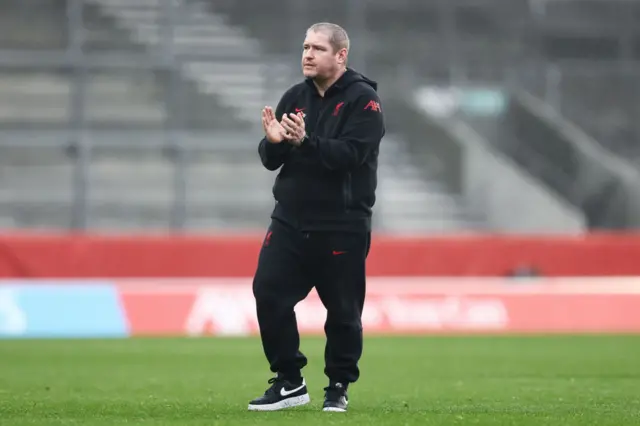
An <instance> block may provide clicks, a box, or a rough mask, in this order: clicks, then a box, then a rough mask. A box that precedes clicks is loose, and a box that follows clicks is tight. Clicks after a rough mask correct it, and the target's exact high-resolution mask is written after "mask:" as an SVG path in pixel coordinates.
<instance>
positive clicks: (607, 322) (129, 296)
mask: <svg viewBox="0 0 640 426" xmlns="http://www.w3.org/2000/svg"><path fill="white" fill-rule="evenodd" d="M118 289H119V294H120V297H121V302H122V304H123V307H124V311H125V312H126V316H127V321H128V324H129V329H130V332H131V334H132V335H192V336H202V335H234V336H235V335H240V336H244V335H255V334H257V333H258V325H257V320H256V315H255V304H254V299H253V294H252V291H251V280H249V279H207V280H157V281H149V280H144V281H139V280H132V281H123V282H120V283H119V284H118ZM296 314H297V320H298V326H299V329H300V331H301V333H302V334H321V333H323V326H324V319H325V315H326V313H325V310H324V307H323V306H322V304H321V302H320V300H319V299H318V297H317V295H316V293H315V291H314V292H312V293H311V294H310V295H309V297H308V298H307V299H306V300H304V301H303V302H301V303H300V304H299V305H298V306H297V307H296ZM362 320H363V327H364V331H365V334H416V333H422V334H430V333H599V332H606V333H625V332H633V333H637V332H640V278H618V279H585V278H575V279H572V278H566V279H555V280H531V281H513V280H504V279H430V278H401V277H398V278H393V277H387V278H371V279H370V280H369V283H368V291H367V301H366V304H365V309H364V312H363V319H362Z"/></svg>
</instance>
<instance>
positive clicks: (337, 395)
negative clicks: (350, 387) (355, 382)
mask: <svg viewBox="0 0 640 426" xmlns="http://www.w3.org/2000/svg"><path fill="white" fill-rule="evenodd" d="M347 405H349V397H348V396H347V388H346V387H345V386H344V385H343V384H342V383H331V384H330V385H329V386H328V387H326V388H324V404H323V405H322V411H333V412H334V413H346V411H347Z"/></svg>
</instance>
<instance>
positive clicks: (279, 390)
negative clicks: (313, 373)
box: [249, 377, 311, 411]
mask: <svg viewBox="0 0 640 426" xmlns="http://www.w3.org/2000/svg"><path fill="white" fill-rule="evenodd" d="M269 383H270V384H271V387H269V389H267V390H266V392H265V393H264V395H262V396H261V397H259V398H256V399H254V400H253V401H251V402H249V411H276V410H282V409H284V408H290V407H297V406H298V405H304V404H308V403H309V402H311V398H309V394H308V393H307V384H306V383H305V381H304V379H302V383H300V384H295V383H294V384H292V383H291V382H289V381H287V380H284V379H281V378H279V377H273V378H271V379H269Z"/></svg>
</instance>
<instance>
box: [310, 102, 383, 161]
mask: <svg viewBox="0 0 640 426" xmlns="http://www.w3.org/2000/svg"><path fill="white" fill-rule="evenodd" d="M345 113H348V114H349V117H348V118H347V122H346V123H345V127H344V129H343V130H342V132H341V134H340V135H339V136H338V137H337V138H336V139H330V138H324V137H319V136H316V135H314V134H308V135H307V136H308V138H307V140H306V141H304V142H303V144H302V145H301V146H300V150H301V151H302V152H305V154H306V155H310V156H313V157H315V158H317V159H318V161H320V163H321V164H322V165H323V166H324V167H325V168H327V169H329V170H341V171H350V170H353V169H356V168H357V167H359V166H361V165H362V164H364V162H365V161H366V160H367V157H368V156H369V155H370V154H371V153H372V152H375V151H376V150H377V149H378V147H379V146H380V141H381V140H382V137H383V136H384V134H385V128H384V117H383V114H382V109H381V107H380V98H379V97H378V95H377V94H376V93H375V92H371V93H367V94H364V95H361V96H359V97H358V99H357V100H356V101H355V103H354V105H353V107H352V109H351V110H350V111H348V112H347V111H345Z"/></svg>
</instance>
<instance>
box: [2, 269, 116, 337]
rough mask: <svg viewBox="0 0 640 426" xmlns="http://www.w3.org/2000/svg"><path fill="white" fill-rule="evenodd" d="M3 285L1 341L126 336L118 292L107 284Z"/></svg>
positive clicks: (87, 282)
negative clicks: (7, 339)
mask: <svg viewBox="0 0 640 426" xmlns="http://www.w3.org/2000/svg"><path fill="white" fill-rule="evenodd" d="M15 284H16V285H13V282H12V283H8V285H4V284H3V285H0V338H18V337H27V338H42V337H45V338H48V337H52V338H53V337H56V338H59V337H125V336H127V335H128V331H127V321H126V317H125V314H124V312H123V309H122V307H121V304H120V301H119V298H118V293H117V290H116V288H115V287H114V286H112V285H111V284H109V283H108V282H104V281H83V282H81V283H78V282H77V281H76V282H74V283H70V284H66V283H64V282H61V281H38V284H32V283H29V282H28V281H22V282H15Z"/></svg>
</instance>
